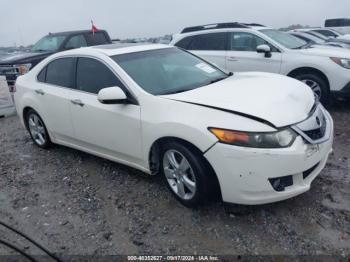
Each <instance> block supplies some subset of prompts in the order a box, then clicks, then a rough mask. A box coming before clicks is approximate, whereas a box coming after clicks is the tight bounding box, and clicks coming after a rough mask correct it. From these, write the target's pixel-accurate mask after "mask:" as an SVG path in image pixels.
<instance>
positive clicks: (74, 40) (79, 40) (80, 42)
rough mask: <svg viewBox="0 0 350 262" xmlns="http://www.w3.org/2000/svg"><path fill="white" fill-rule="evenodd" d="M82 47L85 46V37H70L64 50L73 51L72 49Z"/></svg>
mask: <svg viewBox="0 0 350 262" xmlns="http://www.w3.org/2000/svg"><path fill="white" fill-rule="evenodd" d="M84 46H87V43H86V40H85V37H84V36H83V35H76V36H72V37H71V38H70V39H69V40H68V42H67V44H66V49H73V48H79V47H84Z"/></svg>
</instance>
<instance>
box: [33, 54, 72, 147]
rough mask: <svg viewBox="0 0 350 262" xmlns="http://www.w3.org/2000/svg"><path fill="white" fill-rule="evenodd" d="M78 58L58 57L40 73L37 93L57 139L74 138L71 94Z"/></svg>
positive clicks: (49, 125) (42, 113)
mask: <svg viewBox="0 0 350 262" xmlns="http://www.w3.org/2000/svg"><path fill="white" fill-rule="evenodd" d="M75 61H76V58H72V57H68V58H58V59H56V60H54V61H52V62H50V63H49V64H48V65H47V66H46V67H45V68H44V69H43V70H42V71H41V72H40V73H39V75H38V77H37V79H38V83H37V84H36V86H35V90H34V92H35V95H36V96H37V97H38V101H39V103H40V105H41V108H42V112H39V113H40V114H41V115H42V116H43V117H44V121H45V124H46V126H47V128H48V129H49V130H50V131H51V132H50V133H52V134H53V135H54V136H55V138H56V139H60V140H65V141H66V140H67V139H69V138H73V135H74V132H73V126H72V122H71V116H70V109H69V107H70V95H71V92H72V89H73V88H74V79H75V77H74V74H75V65H76V63H75Z"/></svg>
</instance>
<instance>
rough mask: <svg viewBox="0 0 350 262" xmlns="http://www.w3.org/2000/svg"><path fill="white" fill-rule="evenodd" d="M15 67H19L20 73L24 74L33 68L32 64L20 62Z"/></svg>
mask: <svg viewBox="0 0 350 262" xmlns="http://www.w3.org/2000/svg"><path fill="white" fill-rule="evenodd" d="M14 67H17V68H18V72H19V74H20V75H24V74H26V73H28V72H29V70H30V69H31V68H32V64H20V65H15V66H14Z"/></svg>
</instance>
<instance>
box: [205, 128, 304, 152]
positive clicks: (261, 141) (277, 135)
mask: <svg viewBox="0 0 350 262" xmlns="http://www.w3.org/2000/svg"><path fill="white" fill-rule="evenodd" d="M209 131H210V132H211V133H213V134H214V135H215V136H216V137H217V138H218V139H219V141H220V142H221V143H225V144H230V145H235V146H242V147H253V148H286V147H290V146H291V145H292V144H293V143H294V141H295V138H296V137H297V134H296V133H295V132H294V131H293V130H291V129H289V128H287V129H283V130H281V131H277V132H268V133H266V132H265V133H262V132H261V133H260V132H257V133H255V132H242V131H233V130H227V129H221V128H213V127H210V128H209Z"/></svg>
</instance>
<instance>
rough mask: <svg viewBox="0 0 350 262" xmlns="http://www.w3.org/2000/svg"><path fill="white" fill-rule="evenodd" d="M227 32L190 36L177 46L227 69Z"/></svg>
mask: <svg viewBox="0 0 350 262" xmlns="http://www.w3.org/2000/svg"><path fill="white" fill-rule="evenodd" d="M227 38H228V33H227V32H217V33H206V34H200V35H194V36H188V37H185V38H184V39H182V40H180V41H179V42H178V43H176V44H175V46H178V47H181V48H184V49H186V50H189V51H190V52H192V53H194V54H196V55H198V56H200V57H202V58H204V59H206V60H208V61H209V62H211V63H214V64H216V65H217V66H219V67H221V68H223V69H226V50H227Z"/></svg>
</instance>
